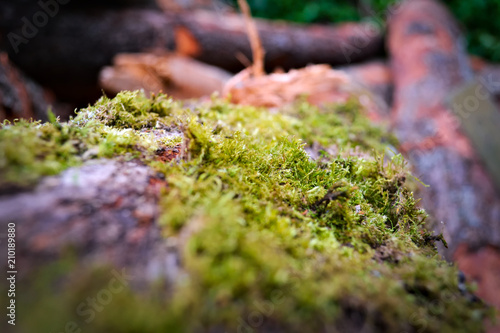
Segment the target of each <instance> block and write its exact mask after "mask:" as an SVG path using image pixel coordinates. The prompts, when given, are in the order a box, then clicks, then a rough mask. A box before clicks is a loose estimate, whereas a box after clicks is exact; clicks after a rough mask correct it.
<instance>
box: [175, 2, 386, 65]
mask: <svg viewBox="0 0 500 333" xmlns="http://www.w3.org/2000/svg"><path fill="white" fill-rule="evenodd" d="M256 24H257V29H258V31H259V35H260V38H261V39H262V45H263V48H264V50H265V52H266V56H265V65H266V68H267V69H268V70H272V69H275V68H277V67H281V68H283V69H285V70H287V69H291V68H300V67H304V66H306V65H308V64H323V63H324V64H330V65H340V64H349V63H351V62H359V61H362V60H366V59H370V58H372V57H374V56H377V55H378V54H380V53H382V51H383V38H382V34H381V31H380V30H379V29H377V28H376V27H375V26H373V25H371V24H355V23H346V24H341V25H337V26H326V25H312V26H301V25H292V24H285V23H276V22H275V23H271V22H268V21H265V20H256ZM176 37H177V38H176V40H177V45H189V46H190V47H189V48H185V49H184V48H182V47H181V48H180V49H179V51H180V52H181V53H183V54H186V55H189V56H192V57H195V58H196V59H198V60H201V61H203V62H206V63H209V64H212V65H215V66H218V67H221V68H224V69H227V70H229V71H232V72H236V71H240V70H242V69H243V68H244V67H245V66H244V64H243V63H242V61H241V60H240V58H241V55H242V56H244V57H245V58H247V59H251V57H252V52H251V48H250V42H249V41H248V37H247V32H246V30H245V24H244V21H243V19H242V17H241V16H239V15H231V14H227V15H224V16H223V17H222V16H219V15H217V14H214V13H210V12H203V11H198V12H195V13H192V14H183V15H179V16H178V24H177V30H176ZM193 44H194V45H196V47H193ZM239 55H240V56H239Z"/></svg>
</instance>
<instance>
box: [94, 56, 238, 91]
mask: <svg viewBox="0 0 500 333" xmlns="http://www.w3.org/2000/svg"><path fill="white" fill-rule="evenodd" d="M230 78H231V74H230V73H228V72H226V71H224V70H222V69H220V68H217V67H214V66H210V65H206V64H203V63H200V62H198V61H196V60H194V59H191V58H187V57H183V56H179V55H175V54H161V55H156V54H147V53H142V54H120V55H118V56H116V57H115V59H114V61H113V66H112V67H105V68H104V69H103V70H102V71H101V73H100V75H99V83H100V86H101V87H102V88H103V89H104V91H106V92H107V93H110V94H113V95H114V94H117V93H119V92H120V91H122V90H131V91H133V90H140V89H143V90H144V91H145V92H146V93H147V94H148V95H149V94H150V93H159V92H163V93H166V94H168V95H169V96H172V97H174V98H176V99H189V98H200V97H206V96H210V95H211V94H212V93H214V92H219V93H221V92H222V88H223V87H224V84H225V83H226V82H227V81H228V80H229V79H230Z"/></svg>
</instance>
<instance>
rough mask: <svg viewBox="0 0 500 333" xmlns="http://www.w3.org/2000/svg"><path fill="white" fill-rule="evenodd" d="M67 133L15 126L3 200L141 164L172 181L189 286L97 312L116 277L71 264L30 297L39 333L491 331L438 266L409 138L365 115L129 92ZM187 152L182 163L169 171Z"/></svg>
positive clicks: (155, 291)
mask: <svg viewBox="0 0 500 333" xmlns="http://www.w3.org/2000/svg"><path fill="white" fill-rule="evenodd" d="M51 118H52V119H51V122H49V123H45V124H41V123H36V122H26V121H19V122H16V123H13V124H10V123H4V124H3V126H2V129H1V130H0V174H1V178H0V189H2V190H3V192H4V193H5V192H6V191H7V190H6V189H12V188H17V189H20V190H26V189H29V188H30V187H31V186H33V185H34V184H35V183H36V182H37V181H38V180H39V179H40V178H41V177H43V176H46V175H54V174H57V173H59V172H61V171H62V170H64V169H66V168H68V167H72V166H77V165H80V164H82V163H84V162H85V161H87V160H90V159H96V158H103V157H104V158H113V159H126V160H131V159H138V160H140V161H142V163H145V164H146V165H149V166H150V167H151V168H154V169H155V170H156V171H157V172H159V173H161V174H162V175H163V176H164V177H165V180H166V183H167V186H166V188H165V189H164V191H163V194H162V197H161V200H160V210H161V214H160V218H159V220H158V221H157V223H158V224H159V225H160V226H161V228H162V230H163V233H164V236H165V238H166V240H167V241H169V242H171V243H172V244H174V245H173V246H175V247H176V248H177V249H178V251H179V254H180V258H181V266H182V274H180V275H179V276H178V277H177V278H176V281H175V283H168V284H167V285H166V286H165V285H164V284H162V283H161V281H159V284H158V285H156V284H155V285H151V286H150V288H149V289H147V290H146V291H144V290H142V291H140V290H139V291H138V290H129V289H127V290H123V291H121V292H119V293H116V294H113V298H112V301H110V302H106V304H98V306H99V307H98V308H96V307H91V306H90V305H89V304H87V303H85V302H88V301H87V299H88V297H95V295H99V292H100V291H102V290H103V287H105V286H106V285H107V284H108V282H109V279H110V277H111V276H110V275H109V274H108V275H106V273H103V270H97V271H92V272H88V274H84V275H78V276H75V274H72V273H71V270H72V268H71V267H72V266H71V265H70V266H68V267H67V266H66V265H64V264H63V263H62V262H56V263H55V264H54V265H55V267H56V268H57V269H55V268H54V267H53V268H51V269H45V271H44V272H43V273H41V275H39V276H38V278H37V279H36V283H31V284H30V285H31V287H26V288H31V289H29V290H30V291H29V293H30V294H29V297H26V298H27V300H25V301H24V302H25V305H26V309H29V311H30V318H29V320H26V321H23V322H20V323H19V324H20V325H21V327H22V328H24V330H25V331H26V332H30V331H54V332H55V331H57V332H59V331H64V330H65V328H67V327H68V325H69V326H70V327H69V328H75V327H76V329H82V331H83V332H193V331H194V332H203V331H207V332H227V331H237V332H351V331H352V332H479V331H482V330H483V322H484V320H485V318H487V317H488V316H489V315H490V312H491V311H490V309H488V308H487V307H486V306H485V305H484V304H483V303H482V302H480V301H477V300H476V299H475V298H474V297H472V296H471V294H470V292H469V289H470V287H469V286H464V285H463V283H459V278H458V276H459V272H458V270H457V268H456V267H455V266H454V265H452V264H450V263H448V262H446V261H444V260H442V259H441V257H440V256H439V255H438V253H437V250H436V246H435V244H434V242H435V241H439V240H442V236H436V235H433V234H432V233H431V232H429V231H427V230H426V228H425V219H426V213H425V211H424V210H423V209H421V208H419V207H418V205H417V200H416V199H415V198H414V196H413V193H412V191H411V190H410V188H409V187H408V186H407V185H405V183H406V179H407V178H408V179H410V178H412V176H411V174H410V173H409V171H408V169H407V167H406V165H405V161H404V159H403V158H402V157H401V156H400V155H394V154H393V153H391V151H390V150H389V149H388V147H389V146H390V145H391V144H395V142H394V139H392V138H391V136H390V135H388V134H386V131H385V130H384V129H382V128H377V127H374V126H373V125H371V124H370V121H369V120H368V119H367V118H366V117H365V116H364V115H363V112H362V110H361V108H360V106H359V104H358V103H357V101H356V100H352V101H350V102H349V103H347V104H346V105H332V106H330V107H324V108H316V107H313V106H311V105H308V104H307V103H297V104H296V105H295V106H293V107H289V108H285V109H283V110H280V111H279V112H277V111H270V110H266V109H258V108H253V107H246V106H236V105H231V104H228V103H227V102H225V101H222V100H218V99H216V98H214V99H213V100H212V101H211V102H210V103H206V104H203V105H196V106H183V105H182V104H181V103H179V102H174V101H172V100H171V99H169V98H168V97H166V96H164V95H156V96H152V97H151V98H147V97H145V96H144V95H143V94H142V93H140V92H123V93H121V94H119V95H118V96H117V97H116V98H114V99H108V98H105V97H103V98H102V99H101V100H100V101H98V102H97V103H96V105H94V106H91V107H89V108H87V109H83V110H81V111H79V112H78V114H77V116H76V117H75V118H74V119H71V120H70V121H69V122H67V123H60V122H58V121H57V120H56V119H54V117H51ZM173 147H177V148H178V149H179V150H180V151H181V155H180V156H178V158H177V159H174V160H172V161H170V162H165V161H161V160H159V159H158V158H157V153H158V151H160V150H161V149H165V148H173ZM308 152H309V153H308ZM311 156H315V158H314V159H313V158H311ZM144 260H147V258H144ZM61 267H62V268H61ZM104 272H107V271H106V270H104ZM61 276H64V278H63V280H61ZM54 281H59V282H60V281H64V283H59V284H55V282H54ZM21 301H22V302H23V300H21ZM82 303H84V304H85V305H86V306H88V307H86V308H81V304H82ZM79 310H80V311H79ZM84 310H86V312H85V311H84ZM48 312H50V313H51V314H52V315H54V314H56V313H57V314H58V315H57V318H56V319H52V318H51V319H50V320H48V319H47V316H48V315H49V314H48ZM91 314H93V315H92V316H91Z"/></svg>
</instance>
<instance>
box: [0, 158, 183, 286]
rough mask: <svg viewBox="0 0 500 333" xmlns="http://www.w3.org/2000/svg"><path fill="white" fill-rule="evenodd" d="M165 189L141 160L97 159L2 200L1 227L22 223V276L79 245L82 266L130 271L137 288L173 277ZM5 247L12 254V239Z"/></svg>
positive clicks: (18, 246)
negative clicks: (164, 222)
mask: <svg viewBox="0 0 500 333" xmlns="http://www.w3.org/2000/svg"><path fill="white" fill-rule="evenodd" d="M164 186H165V181H164V180H163V179H161V178H158V177H157V175H156V173H155V172H154V171H153V170H151V169H150V168H149V167H147V166H144V165H142V164H140V163H139V162H136V161H131V162H117V161H113V160H98V161H91V162H88V163H86V164H85V165H83V166H81V167H78V168H71V169H68V170H66V171H64V172H63V173H62V174H61V175H58V176H54V177H47V178H44V179H43V180H42V181H41V183H40V184H39V185H38V186H37V187H36V189H35V190H33V191H29V192H23V193H18V194H10V195H8V196H3V197H0V211H1V212H2V214H0V226H1V227H2V228H3V230H7V225H8V224H9V223H14V224H15V225H16V237H17V238H18V239H21V240H22V241H19V242H17V243H16V251H17V254H18V255H17V261H18V266H19V267H23V269H22V271H20V274H22V276H28V275H29V274H30V273H33V272H34V271H36V269H37V268H39V267H40V266H43V265H44V264H47V263H49V262H51V261H53V260H54V259H57V258H61V257H63V256H64V255H65V254H66V253H67V251H68V249H71V250H72V251H73V252H74V253H73V254H75V255H76V257H77V258H78V263H79V264H80V265H84V266H85V265H90V266H93V265H111V266H114V267H117V268H120V269H126V270H127V272H129V274H131V275H132V276H134V277H135V279H134V281H133V284H134V285H135V286H137V287H140V286H144V285H146V284H147V283H150V282H153V281H156V279H158V278H162V279H166V280H167V281H168V280H170V279H172V280H173V279H175V277H176V272H178V271H179V269H180V268H179V266H178V262H179V261H178V259H177V253H176V251H175V250H174V249H172V248H169V247H167V246H166V244H165V240H164V238H163V237H162V235H161V230H160V228H159V226H158V225H157V224H156V221H157V218H158V208H157V206H158V200H159V193H160V191H161V188H162V187H164ZM0 245H1V248H2V251H3V252H4V253H7V251H6V250H7V242H1V244H0ZM4 250H5V251H4Z"/></svg>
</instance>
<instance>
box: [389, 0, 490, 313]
mask: <svg viewBox="0 0 500 333" xmlns="http://www.w3.org/2000/svg"><path fill="white" fill-rule="evenodd" d="M388 41H389V51H390V54H391V57H392V59H391V64H392V70H393V75H394V84H395V93H394V107H393V112H392V115H393V126H394V129H395V132H396V134H397V136H398V138H399V140H400V142H401V150H402V151H403V152H404V153H405V154H406V155H407V156H408V157H409V158H410V160H411V162H412V164H413V166H414V168H415V171H416V173H417V175H418V177H419V178H420V179H421V180H422V181H423V182H424V183H425V184H428V185H430V187H429V188H426V189H424V190H422V191H421V194H420V195H421V196H422V198H423V201H422V205H423V207H425V208H426V209H427V210H428V211H429V212H430V215H431V216H432V218H433V219H434V220H435V222H437V223H439V222H441V221H442V222H444V230H443V231H444V235H445V238H446V239H447V240H448V243H449V245H450V248H449V249H448V250H444V251H443V253H444V254H445V255H446V257H447V258H449V259H452V258H454V259H455V260H456V261H457V262H458V265H459V267H462V268H463V269H464V271H465V273H466V274H467V273H470V272H468V271H467V266H466V265H462V260H469V259H467V258H469V256H465V255H463V253H465V252H466V251H463V249H464V248H466V249H469V250H474V249H481V248H484V247H487V246H491V247H492V248H493V247H497V248H498V246H499V245H500V224H499V223H498V222H499V221H500V196H499V192H498V189H496V188H495V186H494V182H493V179H492V174H490V173H489V172H488V171H487V170H486V168H485V164H484V163H483V162H484V161H482V160H481V159H480V157H479V156H478V153H477V151H476V150H475V149H474V147H473V145H472V144H471V140H470V139H469V137H467V136H466V135H465V134H464V132H463V128H462V127H461V122H463V121H465V117H463V118H461V115H460V113H459V112H457V110H456V105H453V104H452V103H449V101H450V99H451V97H452V92H453V91H454V90H456V89H458V88H460V87H462V85H464V84H467V83H468V82H471V81H473V71H472V69H471V67H470V62H469V61H468V59H467V54H466V51H465V43H464V40H463V37H462V35H461V33H460V30H459V28H458V26H457V24H456V22H455V20H454V19H453V18H452V17H451V15H450V14H449V12H448V11H447V10H446V9H445V7H444V6H442V5H441V4H439V3H438V2H436V1H433V0H414V1H408V2H406V3H404V4H403V5H402V6H401V8H400V10H398V13H397V14H395V15H394V16H393V17H392V18H391V19H390V21H389V36H388ZM484 90H485V91H486V89H484ZM441 228H442V227H441V226H438V229H441ZM459 247H460V248H461V249H462V250H461V251H460V252H456V250H457V248H459ZM483 269H484V270H489V269H491V267H486V266H485V267H483ZM469 275H471V274H469ZM478 283H479V284H480V285H481V283H482V282H481V281H478ZM479 296H481V297H483V298H484V299H485V300H487V301H489V302H493V303H494V302H495V299H498V298H499V297H500V284H499V280H498V275H497V277H496V287H495V288H493V289H489V290H485V289H484V288H481V287H480V289H479Z"/></svg>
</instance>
